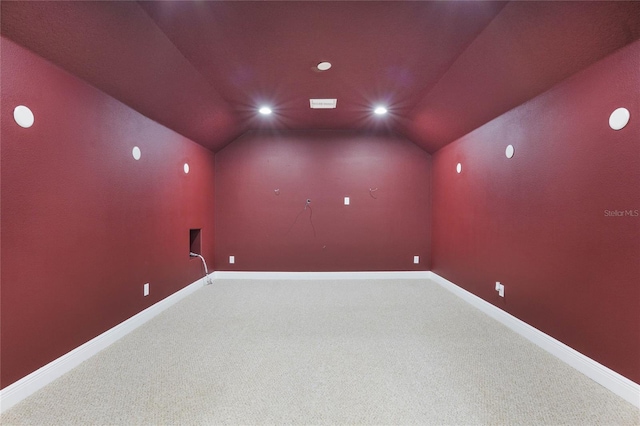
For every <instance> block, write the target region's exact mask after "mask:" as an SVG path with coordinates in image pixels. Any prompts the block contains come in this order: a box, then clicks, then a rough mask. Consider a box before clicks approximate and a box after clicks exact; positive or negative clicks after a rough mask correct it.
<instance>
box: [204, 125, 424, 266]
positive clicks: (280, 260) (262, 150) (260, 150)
mask: <svg viewBox="0 0 640 426" xmlns="http://www.w3.org/2000/svg"><path fill="white" fill-rule="evenodd" d="M430 172H431V157H430V155H429V154H427V153H426V152H424V151H422V150H421V149H420V148H418V147H417V146H415V145H414V144H413V143H411V142H409V141H407V140H406V139H404V138H402V137H399V136H394V135H380V134H378V135H375V134H370V135H366V134H357V133H351V132H340V131H291V132H279V133H277V132H273V133H267V132H262V133H260V132H255V133H254V132H251V133H247V134H246V135H245V136H243V137H242V138H240V139H238V140H236V141H235V142H233V143H232V144H230V145H229V146H227V147H226V148H224V149H223V150H222V151H219V152H218V153H217V154H216V203H215V208H216V221H217V222H216V269H218V270H240V271H372V270H378V271H379V270H428V269H429V257H430V253H429V246H430V235H429V233H430ZM370 188H371V189H375V188H378V190H377V191H372V192H371V194H370V192H369V189H370ZM276 190H279V191H278V192H279V194H276ZM347 196H348V197H350V201H351V204H350V205H348V206H345V205H344V204H343V199H344V197H347ZM374 197H375V198H374ZM307 199H311V204H310V207H311V209H306V210H305V209H304V207H305V202H306V200H307ZM296 218H297V219H296ZM314 229H315V234H314ZM230 255H233V256H235V258H236V262H235V264H233V265H230V264H229V261H228V256H230ZM414 255H418V256H420V264H417V265H415V264H414V263H413V256H414Z"/></svg>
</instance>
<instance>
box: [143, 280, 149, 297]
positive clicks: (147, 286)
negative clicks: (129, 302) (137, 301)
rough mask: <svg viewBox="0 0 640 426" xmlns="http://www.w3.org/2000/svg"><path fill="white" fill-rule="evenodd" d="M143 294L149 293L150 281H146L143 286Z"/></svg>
mask: <svg viewBox="0 0 640 426" xmlns="http://www.w3.org/2000/svg"><path fill="white" fill-rule="evenodd" d="M142 294H143V295H144V296H148V295H149V283H146V284H145V285H144V286H142Z"/></svg>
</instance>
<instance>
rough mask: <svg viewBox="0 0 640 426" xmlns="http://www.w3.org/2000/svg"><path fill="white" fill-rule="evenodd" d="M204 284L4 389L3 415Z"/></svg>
mask: <svg viewBox="0 0 640 426" xmlns="http://www.w3.org/2000/svg"><path fill="white" fill-rule="evenodd" d="M204 284H205V278H201V279H199V280H198V281H196V282H194V283H192V284H189V285H188V286H186V287H185V288H183V289H182V290H179V291H177V292H175V293H173V294H172V295H171V296H169V297H167V298H165V299H162V300H161V301H159V302H158V303H156V304H154V305H152V306H150V307H148V308H147V309H145V310H144V311H142V312H140V313H138V314H136V315H134V316H132V317H131V318H129V319H128V320H125V321H124V322H121V323H120V324H118V325H116V326H115V327H113V328H111V329H109V330H107V331H105V332H104V333H102V334H100V335H99V336H97V337H95V338H93V339H91V340H89V341H88V342H87V343H85V344H83V345H81V346H78V347H77V348H75V349H73V350H72V351H71V352H68V353H66V354H64V355H62V356H61V357H60V358H58V359H55V360H53V361H51V362H50V363H49V364H47V365H45V366H43V367H41V368H39V369H37V370H36V371H34V372H33V373H31V374H29V375H28V376H25V377H23V378H22V379H20V380H18V381H17V382H15V383H12V384H11V385H9V386H7V387H6V388H4V389H2V390H1V391H0V413H1V412H3V411H5V410H8V409H9V408H11V407H13V406H14V405H15V404H17V403H18V402H20V401H22V400H23V399H24V398H26V397H28V396H29V395H31V394H33V393H34V392H36V391H38V390H39V389H42V388H43V387H45V386H46V385H48V384H49V383H51V382H53V381H54V380H55V379H57V378H58V377H60V376H62V375H63V374H65V373H67V372H68V371H70V370H72V369H73V368H75V367H77V366H78V365H80V364H81V363H82V362H83V361H86V360H87V359H89V358H91V357H92V356H94V355H95V354H97V353H98V352H100V351H101V350H103V349H105V348H106V347H107V346H109V345H111V344H112V343H115V342H116V341H117V340H119V339H121V338H122V337H124V336H125V335H127V334H128V333H130V332H132V331H133V330H135V329H136V328H138V327H140V326H141V325H142V324H144V323H145V322H147V321H149V320H150V319H151V318H153V317H155V316H156V315H158V314H159V313H160V312H162V311H164V310H165V309H167V308H168V307H169V306H171V305H173V304H175V303H176V302H178V301H180V300H181V299H184V298H185V297H186V296H188V295H189V294H191V293H193V292H194V291H196V290H198V289H199V288H200V287H202V286H203V285H204Z"/></svg>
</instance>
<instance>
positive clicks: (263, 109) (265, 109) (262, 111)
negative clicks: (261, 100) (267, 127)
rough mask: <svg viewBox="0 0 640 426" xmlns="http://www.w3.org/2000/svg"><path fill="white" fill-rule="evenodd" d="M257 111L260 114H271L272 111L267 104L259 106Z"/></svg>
mask: <svg viewBox="0 0 640 426" xmlns="http://www.w3.org/2000/svg"><path fill="white" fill-rule="evenodd" d="M258 112H259V113H260V114H262V115H269V114H271V113H272V112H273V111H271V108H269V107H268V106H263V107H261V108H260V109H259V110H258Z"/></svg>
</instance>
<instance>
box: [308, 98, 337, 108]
mask: <svg viewBox="0 0 640 426" xmlns="http://www.w3.org/2000/svg"><path fill="white" fill-rule="evenodd" d="M309 104H310V105H311V108H312V109H332V108H335V107H336V105H337V104H338V100H337V99H309Z"/></svg>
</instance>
